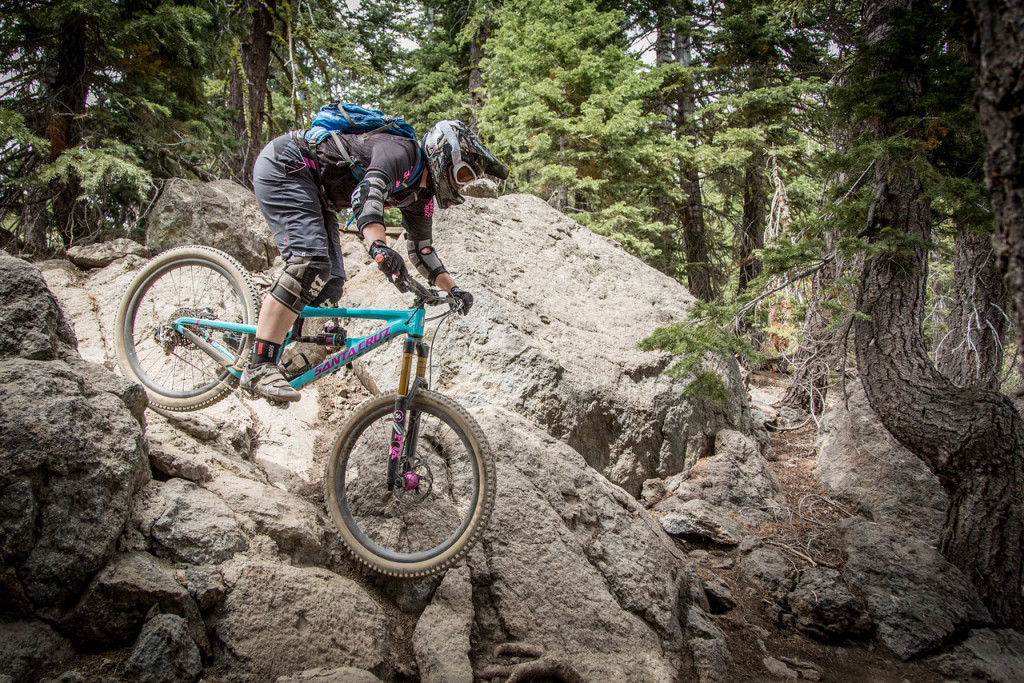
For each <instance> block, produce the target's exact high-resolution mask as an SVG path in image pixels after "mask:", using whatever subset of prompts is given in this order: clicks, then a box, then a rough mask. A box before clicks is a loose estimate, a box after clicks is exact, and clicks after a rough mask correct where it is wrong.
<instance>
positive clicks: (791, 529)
mask: <svg viewBox="0 0 1024 683" xmlns="http://www.w3.org/2000/svg"><path fill="white" fill-rule="evenodd" d="M786 379H787V378H786V376H785V375H778V374H769V373H756V374H752V375H751V377H750V383H751V386H756V387H757V388H759V389H761V390H762V391H765V392H767V393H769V394H771V395H773V396H776V397H777V398H781V396H782V395H783V393H784V391H785V383H786ZM784 429H785V428H784ZM769 435H770V437H771V451H770V452H769V453H768V458H769V463H770V465H771V468H772V470H773V471H774V473H775V476H776V477H777V478H778V480H779V483H780V484H781V485H782V488H783V489H784V491H785V494H786V501H787V506H786V507H785V508H781V509H779V510H776V511H774V513H775V515H774V516H775V520H774V521H773V522H772V523H770V524H768V525H766V526H765V527H764V528H763V529H761V531H760V534H759V535H760V537H761V540H762V542H763V543H765V544H768V545H771V546H774V547H776V548H779V549H781V550H782V551H783V552H784V554H785V556H786V557H787V559H789V560H790V562H791V563H792V565H793V568H794V569H795V570H796V571H797V572H800V571H803V570H805V569H807V568H809V567H812V566H825V567H831V568H834V569H837V570H842V565H843V562H844V560H845V558H844V557H843V553H842V551H841V549H840V546H839V544H838V543H837V539H838V535H837V534H836V532H835V529H834V525H835V524H836V523H837V522H838V521H840V520H841V519H843V518H845V517H847V516H849V515H850V512H847V510H846V509H845V507H844V505H843V503H841V502H839V501H836V500H835V499H833V498H831V497H830V496H829V495H828V492H826V491H825V490H824V489H823V488H822V487H821V485H820V484H819V483H818V482H817V480H816V479H815V477H814V473H813V472H814V468H815V466H816V465H817V457H816V452H815V448H814V442H815V439H816V437H817V426H816V425H815V423H814V421H813V420H811V421H808V422H807V423H806V424H804V425H803V426H800V427H799V428H796V429H792V430H782V431H770V432H769ZM687 550H688V551H689V552H690V556H691V558H695V555H694V551H695V550H696V551H697V552H696V558H700V559H699V560H698V562H697V565H698V571H699V573H700V574H701V578H702V579H704V580H707V579H710V578H716V579H717V580H718V581H719V582H720V583H723V584H724V585H725V586H726V587H727V588H728V589H729V591H730V592H731V593H732V596H733V598H735V600H736V603H737V605H736V607H735V608H733V609H731V610H729V611H727V612H724V613H721V614H718V615H716V616H715V620H716V622H717V624H718V626H719V627H720V628H721V629H722V631H723V632H724V633H725V636H726V639H727V641H728V644H729V651H730V653H731V655H732V665H731V667H730V670H729V675H728V679H729V680H730V681H733V682H742V681H771V680H785V678H784V677H783V676H776V675H773V674H772V673H771V672H770V671H769V668H768V667H769V666H770V665H772V664H771V663H770V662H769V663H768V664H766V661H767V660H768V659H769V658H773V659H775V660H777V661H778V662H781V663H782V664H785V665H786V667H787V668H788V669H790V670H791V671H794V672H796V671H799V672H800V679H801V680H821V681H828V682H830V683H865V682H869V683H890V682H892V683H903V682H904V681H908V682H909V681H912V682H913V683H940V682H942V681H946V680H948V679H947V678H946V677H945V676H943V675H942V674H940V673H939V671H938V669H937V668H936V667H935V666H934V665H932V664H930V663H929V662H927V661H916V662H904V661H903V660H901V659H900V658H899V657H898V656H896V655H895V654H893V653H892V652H891V651H890V650H889V649H888V648H886V647H885V646H884V645H882V644H881V643H879V642H878V641H873V640H869V641H864V642H844V643H839V644H824V643H820V642H818V641H816V640H814V639H812V638H810V637H809V636H807V635H804V634H803V633H801V632H800V631H798V630H797V629H796V628H794V627H793V626H792V615H789V614H786V613H785V612H784V611H782V610H779V608H778V607H777V606H776V605H775V601H774V600H773V599H772V598H771V597H770V596H769V595H768V594H767V592H766V591H765V590H764V588H763V587H762V586H761V585H760V584H756V583H754V582H752V581H750V580H749V579H748V578H747V577H746V575H745V574H744V573H743V572H742V570H740V569H738V568H737V567H736V563H737V560H738V558H739V552H738V550H737V549H735V548H724V547H722V546H715V547H708V546H705V547H704V548H696V547H694V546H692V545H691V546H690V547H687ZM696 558H695V559H696Z"/></svg>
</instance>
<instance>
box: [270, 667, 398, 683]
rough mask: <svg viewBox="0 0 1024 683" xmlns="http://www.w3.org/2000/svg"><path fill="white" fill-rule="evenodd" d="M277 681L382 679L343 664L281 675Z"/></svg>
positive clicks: (370, 682)
mask: <svg viewBox="0 0 1024 683" xmlns="http://www.w3.org/2000/svg"><path fill="white" fill-rule="evenodd" d="M277 683H380V679H379V678H377V677H376V676H374V675H373V674H372V673H370V672H369V671H365V670H364V669H354V668H352V667H350V666H342V667H338V668H336V669H324V668H318V669H309V670H308V671H303V672H302V673H298V674H295V675H294V676H281V677H280V678H278V679H277Z"/></svg>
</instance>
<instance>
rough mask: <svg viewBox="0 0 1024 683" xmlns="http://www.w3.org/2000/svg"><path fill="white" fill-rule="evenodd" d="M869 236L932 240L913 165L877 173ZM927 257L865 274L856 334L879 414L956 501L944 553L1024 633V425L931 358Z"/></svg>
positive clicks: (891, 262)
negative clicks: (892, 233) (887, 233)
mask: <svg viewBox="0 0 1024 683" xmlns="http://www.w3.org/2000/svg"><path fill="white" fill-rule="evenodd" d="M877 183H878V196H877V198H876V200H875V203H874V205H873V206H872V211H871V214H872V215H873V218H874V220H873V222H872V224H870V225H869V226H868V228H869V236H870V237H877V236H878V235H879V232H880V230H881V229H882V228H883V227H888V228H891V229H893V230H896V231H898V232H899V233H901V234H904V235H907V236H909V237H912V238H918V239H920V240H921V241H922V242H924V241H925V240H927V238H928V237H929V236H930V232H931V215H930V209H929V207H928V203H927V199H925V198H924V197H923V190H922V186H921V182H920V180H918V178H917V177H916V176H915V174H914V171H913V170H912V169H911V168H910V165H909V164H906V165H903V166H901V167H900V168H893V167H892V165H891V164H890V162H889V161H883V162H881V163H879V164H878V176H877ZM927 268H928V262H927V252H926V250H925V249H924V248H922V247H916V248H913V247H906V248H904V249H903V250H902V251H901V252H900V253H898V254H889V255H883V256H877V257H874V258H871V259H868V260H867V261H866V262H865V264H864V270H863V273H862V276H861V292H860V297H859V301H858V305H857V309H858V311H859V312H860V313H862V314H864V315H865V316H867V318H861V317H858V318H857V319H856V322H855V324H854V328H855V333H856V334H855V337H856V342H855V345H856V350H857V367H858V369H859V371H860V375H861V380H862V382H863V384H864V388H865V391H866V392H867V396H868V400H869V402H870V403H871V407H872V409H873V410H874V411H875V413H876V414H877V415H878V417H879V418H880V419H881V420H882V422H883V423H884V424H885V426H886V428H887V429H888V430H889V432H890V433H891V434H892V435H893V436H894V437H895V438H896V439H897V440H898V441H899V442H900V443H901V444H903V445H904V446H905V447H906V448H908V449H910V450H911V451H913V452H914V453H916V454H917V455H918V456H920V457H921V458H922V459H923V460H924V461H925V463H926V464H927V465H928V467H929V468H931V470H932V471H933V472H935V474H936V475H937V476H938V477H939V481H940V482H941V483H942V485H943V486H944V487H945V488H946V490H947V491H948V492H949V493H950V508H949V511H948V513H947V517H946V525H945V527H944V529H943V536H942V544H941V549H942V552H943V554H945V555H946V557H947V558H948V559H949V560H950V562H952V563H953V564H954V565H956V566H957V567H959V568H960V569H961V570H962V571H964V573H966V574H967V576H968V577H970V578H971V580H972V581H973V582H974V584H975V585H976V586H977V587H978V590H979V591H980V592H981V596H982V599H983V600H984V601H985V604H986V605H987V606H988V608H989V610H990V611H991V612H992V614H993V616H994V617H995V618H996V620H997V621H998V622H999V623H1000V624H1002V625H1005V626H1013V627H1015V628H1020V627H1021V626H1022V625H1024V600H1022V597H1021V587H1022V578H1024V575H1022V562H1024V420H1022V419H1021V416H1020V414H1019V413H1018V412H1017V411H1016V409H1014V406H1013V403H1011V402H1010V400H1009V399H1008V398H1007V397H1005V396H1003V395H1001V394H1000V393H998V392H995V391H992V390H990V389H986V388H984V387H981V386H974V387H969V388H958V387H956V386H954V385H953V384H952V383H950V382H949V380H947V379H946V378H945V377H943V376H942V375H941V374H940V373H939V371H938V370H937V369H936V368H935V366H934V365H933V364H932V362H931V360H930V359H929V357H928V350H927V348H926V346H925V340H924V334H923V332H922V328H921V325H922V321H923V319H924V305H925V281H926V277H927Z"/></svg>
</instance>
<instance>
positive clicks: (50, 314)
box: [0, 251, 77, 360]
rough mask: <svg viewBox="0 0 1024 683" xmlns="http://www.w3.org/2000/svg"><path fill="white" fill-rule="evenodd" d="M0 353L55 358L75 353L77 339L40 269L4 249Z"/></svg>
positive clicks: (0, 265)
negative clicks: (47, 286)
mask: <svg viewBox="0 0 1024 683" xmlns="http://www.w3.org/2000/svg"><path fill="white" fill-rule="evenodd" d="M0 301H3V302H4V305H3V306H2V307H0V357H8V356H18V357H20V358H27V359H29V360H54V359H56V358H65V357H67V356H68V355H72V356H74V355H77V354H75V353H74V348H75V344H76V343H77V342H76V339H75V333H74V331H72V329H71V325H69V324H68V321H67V320H66V319H65V317H64V314H63V312H62V311H61V308H60V305H59V304H58V303H57V300H56V298H54V296H53V294H51V293H50V290H48V289H47V288H46V282H45V281H44V280H43V276H42V274H41V273H40V272H39V269H38V268H36V267H35V266H33V265H32V264H30V263H28V262H27V261H23V260H21V259H19V258H14V257H13V256H10V255H8V254H7V253H5V252H3V251H0Z"/></svg>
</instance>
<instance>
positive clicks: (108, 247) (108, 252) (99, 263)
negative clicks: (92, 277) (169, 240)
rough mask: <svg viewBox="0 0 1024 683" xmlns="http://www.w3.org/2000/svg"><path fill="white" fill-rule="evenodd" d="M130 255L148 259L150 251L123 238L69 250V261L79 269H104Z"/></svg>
mask: <svg viewBox="0 0 1024 683" xmlns="http://www.w3.org/2000/svg"><path fill="white" fill-rule="evenodd" d="M129 255H131V256H141V257H142V258H147V259H148V258H149V250H148V249H146V247H144V246H142V245H141V244H139V243H138V242H135V241H133V240H129V239H125V238H123V237H118V238H117V239H113V240H110V241H107V242H97V243H95V244H87V245H84V246H80V247H79V246H75V247H71V248H70V249H68V260H69V261H71V262H72V263H74V264H75V265H76V266H78V267H79V268H104V267H106V266H109V265H110V264H111V263H113V262H114V261H116V260H117V259H121V258H124V257H125V256H129Z"/></svg>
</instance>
